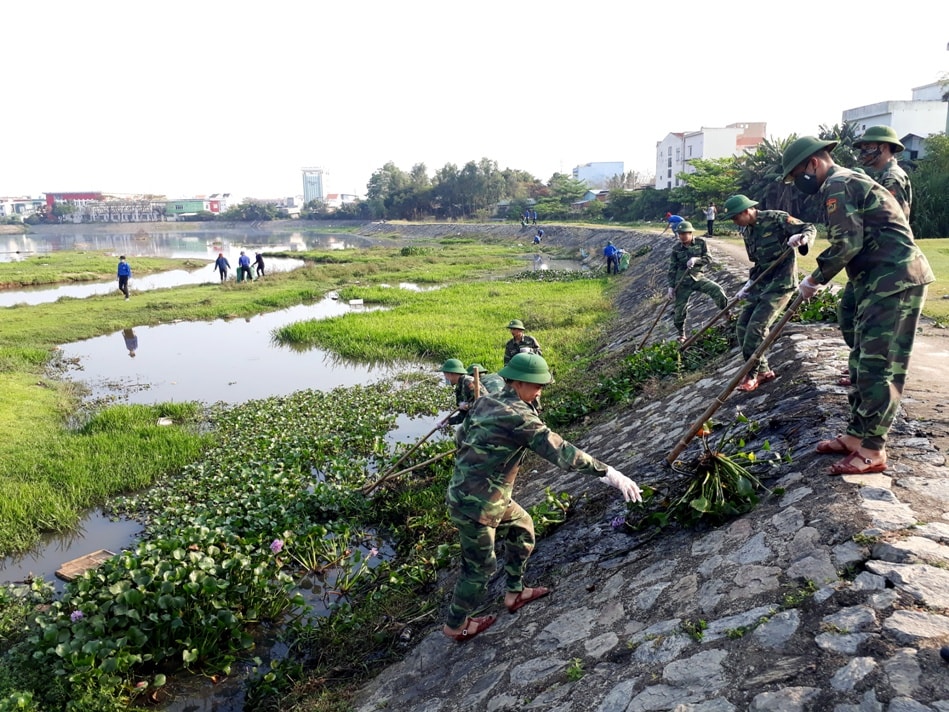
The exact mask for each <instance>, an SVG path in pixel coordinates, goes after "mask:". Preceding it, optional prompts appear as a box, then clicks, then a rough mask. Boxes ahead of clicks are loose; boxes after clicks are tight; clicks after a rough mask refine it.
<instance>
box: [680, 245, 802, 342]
mask: <svg viewBox="0 0 949 712" xmlns="http://www.w3.org/2000/svg"><path fill="white" fill-rule="evenodd" d="M792 252H794V248H793V247H789V248H788V249H786V250H785V251H784V252H782V253H781V255H780V256H779V257H777V258H776V259H775V260H774V262H772V263H771V264H770V265H768V267H767V269H765V271H764V272H762V273H761V274H759V275H758V276H757V277H756V278H755V281H754V282H752V283H751V284H749V285H748V289H749V290H750V289H751V288H752V287H754V286H755V285H756V284H758V282H760V281H761V280H762V279H764V277H765V275H767V274H768V273H770V272H771V270H773V269H774V268H775V267H777V266H778V264H779V263H780V262H781V261H783V260H784V259H785V258H787V256H788V255H790V254H791V253H792ZM740 301H741V300H740V299H739V298H738V297H735V298H734V299H732V300H731V301H730V302H728V304H726V305H725V306H724V308H723V309H722V310H721V311H720V312H719V313H718V314H716V315H715V316H713V317H712V318H711V320H710V321H709V322H708V323H707V324H706V325H705V326H703V327H702V328H701V329H699V330H698V331H696V332H695V333H694V334H692V336H690V337H689V338H687V339H686V340H685V341H683V342H682V344H681V345H680V346H679V351H685V350H686V349H687V348H689V347H690V346H691V345H692V344H694V343H695V342H696V341H697V340H698V338H699V337H700V336H701V335H702V334H704V333H705V332H706V331H708V330H709V329H711V328H712V326H713V325H714V324H715V322H716V321H718V320H719V319H721V318H722V317H723V316H724V315H725V314H727V313H728V310H729V309H731V308H732V307H733V306H735V305H736V304H737V303H738V302H740Z"/></svg>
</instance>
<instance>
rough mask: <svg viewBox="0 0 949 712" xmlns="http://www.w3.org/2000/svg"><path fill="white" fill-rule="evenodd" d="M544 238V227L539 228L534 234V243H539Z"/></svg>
mask: <svg viewBox="0 0 949 712" xmlns="http://www.w3.org/2000/svg"><path fill="white" fill-rule="evenodd" d="M543 239H544V229H543V228H537V234H536V235H534V244H535V245H539V244H540V241H541V240H543Z"/></svg>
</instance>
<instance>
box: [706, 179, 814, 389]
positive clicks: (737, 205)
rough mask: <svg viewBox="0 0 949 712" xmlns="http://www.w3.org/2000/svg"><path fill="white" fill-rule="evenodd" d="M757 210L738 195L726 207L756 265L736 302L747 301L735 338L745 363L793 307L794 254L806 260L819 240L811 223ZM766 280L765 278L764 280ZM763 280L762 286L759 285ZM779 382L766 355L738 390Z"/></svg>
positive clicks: (746, 199) (782, 212)
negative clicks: (798, 252)
mask: <svg viewBox="0 0 949 712" xmlns="http://www.w3.org/2000/svg"><path fill="white" fill-rule="evenodd" d="M757 205H758V201H757V200H751V199H749V198H747V197H746V196H744V195H733V196H732V197H730V198H729V199H728V200H726V201H725V204H724V205H723V206H722V209H723V210H724V211H725V219H726V220H728V219H731V221H732V222H734V223H735V224H736V225H738V226H739V227H742V228H744V230H743V231H742V236H743V238H744V240H745V252H747V253H748V259H749V260H751V262H752V266H751V269H750V270H749V271H748V281H747V282H745V285H744V286H743V287H742V288H741V289H739V290H738V293H737V294H736V295H735V299H744V300H745V306H744V308H743V309H742V310H741V314H739V315H738V322H737V323H736V324H735V334H736V336H737V338H738V345H739V346H740V347H741V355H742V356H743V357H744V359H745V361H747V360H748V359H749V358H751V356H752V355H753V354H754V353H755V351H757V350H758V347H759V346H760V345H761V342H762V341H764V339H765V337H766V336H767V335H768V332H769V330H770V328H771V324H773V323H774V320H775V319H777V317H778V315H779V314H780V313H781V311H783V310H784V308H785V307H786V306H787V305H788V302H790V301H791V295H792V294H793V293H794V291H795V289H796V288H797V257H796V255H795V251H794V248H797V249H798V250H801V254H805V253H806V252H807V245H808V244H810V243H812V242H814V240H815V239H816V237H817V228H815V227H814V226H813V225H812V224H811V223H806V222H802V221H801V220H798V219H797V218H795V217H793V216H791V215H788V214H787V213H786V212H784V211H783V210H759V209H758V208H757ZM772 265H774V267H772ZM765 273H766V274H765ZM762 274H764V275H765V276H764V277H761V276H762ZM759 277H761V280H760V281H757V280H758V279H759ZM756 281H757V283H756V284H753V283H755V282H756ZM775 378H777V375H776V374H775V372H774V371H773V370H771V367H770V366H769V365H768V357H767V355H766V354H762V356H761V358H760V359H759V360H758V364H757V366H755V367H752V369H751V370H750V371H749V372H748V375H746V376H745V380H743V381H742V382H741V383H740V384H739V385H738V390H740V391H753V390H755V389H756V388H758V386H759V385H761V384H762V383H767V382H768V381H773V380H774V379H775Z"/></svg>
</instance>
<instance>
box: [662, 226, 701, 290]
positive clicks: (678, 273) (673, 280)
mask: <svg viewBox="0 0 949 712" xmlns="http://www.w3.org/2000/svg"><path fill="white" fill-rule="evenodd" d="M692 257H698V258H699V261H698V262H697V263H696V264H695V266H694V267H693V268H692V269H688V268H686V266H685V264H686V262H688V261H689V260H690V259H691V258H692ZM710 264H712V258H711V256H710V255H709V254H708V245H707V244H706V243H705V240H704V239H702V238H701V237H693V238H692V244H691V245H683V244H682V243H681V242H677V243H676V244H675V246H673V248H672V256H671V257H670V259H669V274H668V279H669V286H670V287H672V288H673V289H674V288H675V287H676V285H678V284H679V283H680V282H681V281H682V279H683V277H684V276H685V275H688V276H689V279H691V280H693V281H696V280H698V278H699V276H700V275H701V274H702V270H703V269H705V267H706V266H708V265H710Z"/></svg>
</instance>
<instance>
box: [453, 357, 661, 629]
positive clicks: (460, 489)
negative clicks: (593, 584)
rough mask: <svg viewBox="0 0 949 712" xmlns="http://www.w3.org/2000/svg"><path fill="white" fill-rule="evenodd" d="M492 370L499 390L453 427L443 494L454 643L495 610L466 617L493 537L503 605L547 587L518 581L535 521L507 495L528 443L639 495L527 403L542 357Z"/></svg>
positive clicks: (482, 581) (535, 392)
mask: <svg viewBox="0 0 949 712" xmlns="http://www.w3.org/2000/svg"><path fill="white" fill-rule="evenodd" d="M498 375H500V376H502V377H503V378H504V380H505V382H506V384H507V385H506V387H505V389H504V390H503V391H502V392H501V393H500V394H499V395H497V396H492V397H489V398H480V399H478V400H477V401H476V402H475V404H474V406H473V407H472V408H471V410H470V411H469V413H468V418H467V419H466V420H465V422H464V423H463V424H462V426H461V427H460V428H458V432H457V433H455V444H456V445H457V448H458V450H457V452H456V454H455V471H454V474H453V475H452V478H451V482H450V483H449V484H448V493H447V497H446V500H447V504H448V513H449V516H450V518H451V521H452V523H453V524H454V525H455V526H456V527H458V534H459V536H460V539H461V558H462V565H461V573H460V574H459V576H458V581H457V583H456V584H455V590H454V594H453V596H452V600H451V605H450V606H449V608H448V616H447V619H446V621H445V626H444V628H442V632H443V633H444V634H445V635H446V636H447V637H449V638H451V639H453V640H456V641H458V642H465V641H468V640H471V639H472V638H473V637H474V636H476V635H478V634H479V633H481V632H482V631H484V630H487V629H488V628H489V627H490V626H491V625H492V624H493V623H494V621H495V620H496V617H495V616H493V615H487V616H480V617H472V614H473V613H474V612H475V611H477V609H478V608H479V607H480V606H481V605H482V603H483V600H484V595H485V591H486V590H487V586H488V579H489V578H490V577H491V575H492V574H493V573H494V571H495V569H496V568H497V557H496V555H495V552H494V547H495V542H496V540H498V539H500V540H501V541H503V542H504V544H505V547H506V549H507V557H506V558H507V561H506V563H505V565H504V573H505V579H506V580H505V591H506V593H505V595H504V605H505V607H506V608H507V609H508V610H509V611H510V612H511V613H514V612H515V611H517V610H518V609H519V608H521V606H524V605H525V604H527V603H530V602H531V601H535V600H537V599H538V598H541V597H542V596H546V595H547V594H548V593H549V592H550V591H549V589H547V588H545V587H543V586H535V587H532V588H528V587H525V586H524V571H525V569H526V568H527V560H528V558H529V557H530V555H531V552H533V550H534V542H535V538H534V522H533V520H532V519H531V516H530V514H528V513H527V512H526V511H525V510H524V509H522V508H521V506H520V505H519V504H518V503H517V502H515V501H514V499H513V497H512V494H513V489H514V480H515V478H516V477H517V470H518V467H519V466H520V463H521V459H522V458H523V457H524V454H525V453H526V452H527V451H528V450H532V451H533V452H535V453H537V454H538V455H540V456H541V457H542V458H544V459H545V460H547V461H548V462H551V463H553V464H554V465H557V466H558V467H561V468H563V469H565V470H578V471H579V472H583V473H586V474H590V475H594V476H597V477H599V478H600V481H601V482H603V483H604V484H609V485H611V486H613V487H615V488H616V489H618V490H619V491H620V492H622V494H623V499H625V500H626V501H627V502H639V501H641V500H642V494H641V493H640V490H639V487H638V486H637V485H636V483H635V482H633V481H632V480H631V479H629V478H628V477H626V475H624V474H623V473H621V472H619V471H618V470H616V469H614V468H612V467H610V466H609V465H607V464H606V463H603V462H600V461H599V460H597V459H595V458H594V457H592V456H591V455H588V454H587V453H585V452H583V451H582V450H580V449H579V448H577V447H576V446H575V445H571V444H570V443H568V442H567V441H566V440H564V439H563V438H562V437H560V436H559V435H557V433H555V432H553V431H552V430H550V428H548V427H547V426H546V425H544V423H543V421H542V420H541V419H540V417H539V416H538V415H537V411H536V410H535V409H534V407H533V406H532V405H531V402H532V401H533V400H535V399H536V398H537V397H538V396H539V395H540V392H541V391H542V390H543V388H544V386H545V385H548V384H550V383H551V382H552V381H553V378H552V377H551V375H550V370H549V369H548V367H547V362H546V361H545V360H544V359H543V358H542V357H541V356H537V355H535V354H526V353H519V354H517V355H515V356H514V357H513V358H512V359H511V360H510V362H509V363H508V364H507V365H506V366H505V367H504V368H502V369H501V370H500V371H498Z"/></svg>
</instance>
